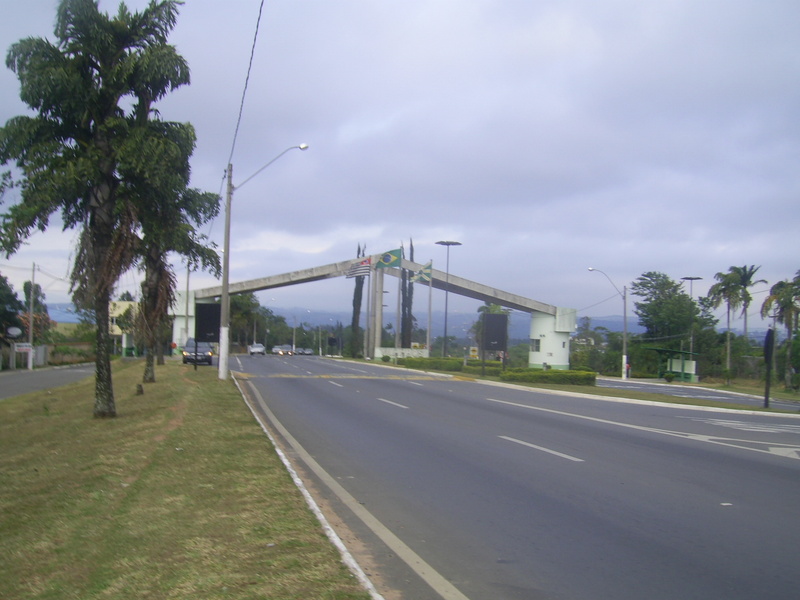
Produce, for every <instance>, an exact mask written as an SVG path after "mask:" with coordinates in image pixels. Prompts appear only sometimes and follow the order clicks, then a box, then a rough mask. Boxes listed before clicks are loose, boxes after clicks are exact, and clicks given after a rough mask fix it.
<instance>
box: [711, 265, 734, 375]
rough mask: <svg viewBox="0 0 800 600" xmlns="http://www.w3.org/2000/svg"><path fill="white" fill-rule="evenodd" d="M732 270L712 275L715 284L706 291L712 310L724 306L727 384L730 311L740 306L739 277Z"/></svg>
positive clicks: (729, 348)
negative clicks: (712, 306) (715, 281)
mask: <svg viewBox="0 0 800 600" xmlns="http://www.w3.org/2000/svg"><path fill="white" fill-rule="evenodd" d="M733 270H734V267H731V268H730V269H729V271H728V272H727V273H722V272H720V273H717V274H716V275H714V279H716V280H717V283H715V284H714V285H712V286H711V288H710V289H709V290H708V296H709V298H711V301H712V303H713V305H714V308H719V306H720V304H722V303H723V302H725V306H726V317H727V329H728V331H727V336H726V338H725V371H726V373H727V374H726V376H725V378H726V379H727V382H728V383H730V379H731V311H733V310H736V309H737V308H739V307H740V306H741V304H742V286H741V284H740V283H739V277H737V276H736V274H735V273H734V271H733Z"/></svg>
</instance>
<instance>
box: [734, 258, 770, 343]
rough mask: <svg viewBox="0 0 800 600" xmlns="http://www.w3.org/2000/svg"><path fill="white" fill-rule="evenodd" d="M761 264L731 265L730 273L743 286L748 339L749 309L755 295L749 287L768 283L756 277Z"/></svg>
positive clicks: (743, 314)
mask: <svg viewBox="0 0 800 600" xmlns="http://www.w3.org/2000/svg"><path fill="white" fill-rule="evenodd" d="M760 268H761V266H758V267H757V266H755V265H750V266H749V267H748V266H747V265H744V266H743V267H731V268H730V274H731V275H732V276H733V277H735V278H736V279H737V282H738V284H739V286H740V288H741V290H740V292H741V295H742V316H743V317H744V338H745V339H748V337H747V311H748V309H749V308H750V303H751V302H752V301H753V297H752V296H751V295H750V292H748V291H747V289H748V288H751V287H753V286H754V285H758V284H759V283H767V280H766V279H758V280H757V279H755V275H756V271H758V270H759V269H760Z"/></svg>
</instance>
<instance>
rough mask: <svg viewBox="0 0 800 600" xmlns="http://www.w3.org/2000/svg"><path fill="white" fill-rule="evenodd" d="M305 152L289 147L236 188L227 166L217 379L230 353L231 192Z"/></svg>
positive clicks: (224, 374)
mask: <svg viewBox="0 0 800 600" xmlns="http://www.w3.org/2000/svg"><path fill="white" fill-rule="evenodd" d="M295 148H297V149H298V150H305V149H307V148H308V144H300V145H298V146H289V147H288V148H286V150H284V151H283V152H281V153H280V154H278V156H276V157H275V158H273V159H272V160H271V161H269V162H268V163H267V164H265V165H264V166H263V167H261V168H260V169H259V170H258V171H256V172H255V173H253V174H252V175H250V177H248V178H247V179H245V180H244V181H243V182H242V183H240V184H239V185H238V186H234V185H233V165H232V164H228V173H227V178H228V186H227V192H226V194H225V241H224V243H223V248H222V252H223V256H222V298H221V301H220V304H221V306H220V320H219V378H220V379H227V378H228V355H229V353H230V321H231V298H230V292H229V290H228V278H229V270H230V254H231V253H230V249H231V202H232V200H233V192H234V191H236V190H238V189H239V188H240V187H242V186H243V185H244V184H245V183H247V182H248V181H250V180H251V179H252V178H253V177H255V176H256V175H258V174H259V173H261V171H263V170H264V169H266V168H267V167H268V166H270V165H271V164H272V163H274V162H275V161H276V160H278V159H279V158H280V157H281V156H283V155H284V154H286V153H287V152H289V150H294V149H295Z"/></svg>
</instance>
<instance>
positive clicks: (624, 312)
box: [589, 267, 628, 379]
mask: <svg viewBox="0 0 800 600" xmlns="http://www.w3.org/2000/svg"><path fill="white" fill-rule="evenodd" d="M589 270H590V271H597V272H598V273H602V274H603V275H605V276H606V279H608V281H609V283H610V284H611V285H613V286H614V289H615V290H617V293H618V294H619V295H620V296H622V379H627V378H628V286H625V285H623V286H622V291H621V292H620V291H619V288H618V287H617V284H615V283H614V282H613V281H612V280H611V277H609V276H608V274H607V273H606V272H605V271H601V270H600V269H595V268H594V267H589Z"/></svg>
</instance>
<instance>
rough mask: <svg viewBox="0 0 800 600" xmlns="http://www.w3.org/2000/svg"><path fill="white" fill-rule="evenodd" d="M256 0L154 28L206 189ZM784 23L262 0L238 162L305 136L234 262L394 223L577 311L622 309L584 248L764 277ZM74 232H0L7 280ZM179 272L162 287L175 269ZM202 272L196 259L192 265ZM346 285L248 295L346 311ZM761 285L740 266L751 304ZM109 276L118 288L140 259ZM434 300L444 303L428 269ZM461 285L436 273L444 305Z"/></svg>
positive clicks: (788, 43)
mask: <svg viewBox="0 0 800 600" xmlns="http://www.w3.org/2000/svg"><path fill="white" fill-rule="evenodd" d="M260 3H261V1H260V0H230V1H228V2H219V1H218V0H187V1H186V3H185V4H184V5H183V6H182V7H181V10H180V16H179V19H178V24H177V27H176V29H175V30H174V32H173V34H172V36H171V42H172V43H173V44H174V45H175V46H177V48H178V51H179V52H180V53H181V54H182V55H183V56H184V57H185V58H186V60H187V61H188V62H189V65H190V67H191V70H192V84H191V85H190V86H186V87H184V88H181V89H180V90H178V91H176V92H174V93H173V94H172V95H171V96H170V97H169V98H168V99H166V100H164V101H162V102H161V104H160V105H159V108H160V110H161V115H162V117H163V118H164V119H168V120H175V121H188V122H190V123H191V124H192V125H194V127H195V129H196V132H197V138H198V141H197V149H196V151H195V154H194V157H193V160H192V165H193V167H192V169H193V170H192V186H193V187H198V188H201V189H203V190H206V191H212V192H222V193H223V194H224V187H223V176H224V171H225V167H226V164H227V163H228V158H229V156H230V154H231V148H232V144H233V138H234V129H235V126H236V121H237V115H238V112H239V105H240V101H241V98H242V91H243V88H244V84H245V77H246V74H247V67H248V61H249V58H250V50H251V47H252V44H253V38H254V33H255V26H256V20H257V17H258V12H259V6H260ZM56 4H57V3H56V1H55V0H26V1H25V2H19V1H17V0H0V7H2V14H3V19H2V22H0V47H2V49H3V51H4V52H5V51H7V49H8V47H9V46H10V45H11V44H12V43H13V42H15V41H17V40H19V39H21V38H24V37H28V36H36V37H48V38H50V39H51V40H52V39H53V24H54V20H55V8H56ZM127 4H128V6H129V7H130V8H132V9H135V10H139V9H142V8H143V7H144V6H145V5H146V2H144V0H130V1H129V2H128V3H127ZM117 6H118V2H116V1H109V0H102V1H101V2H100V7H101V9H102V10H104V11H106V12H112V13H115V12H116V10H117ZM798 24H800V3H799V2H797V0H662V1H658V2H655V1H652V2H651V1H648V0H603V1H602V2H597V1H596V0H584V1H581V0H540V1H535V0H420V1H417V0H403V1H399V0H398V1H389V0H384V1H377V0H336V1H330V0H292V1H290V0H266V2H265V3H264V8H263V15H262V19H261V26H260V31H259V35H258V39H257V43H256V47H255V55H254V60H253V69H252V73H251V75H250V80H249V87H248V90H247V95H246V98H245V102H244V110H243V115H242V121H241V128H240V130H239V135H238V138H237V141H236V145H235V148H234V152H233V160H232V163H233V173H234V174H233V181H234V185H236V184H238V182H243V181H244V180H245V179H246V178H247V177H249V176H250V175H252V174H253V173H254V172H256V171H257V170H258V169H259V168H260V167H261V166H263V165H264V164H265V163H267V162H269V161H270V160H271V159H272V158H273V157H275V156H276V155H278V154H279V153H280V152H282V151H283V150H284V149H285V148H288V147H290V146H293V145H296V144H300V143H308V144H309V146H310V148H309V149H308V150H307V151H305V152H300V151H299V150H293V151H291V152H288V153H287V154H286V155H284V156H283V157H282V158H281V159H280V160H278V161H276V162H275V163H274V164H272V165H271V166H270V167H269V168H268V169H267V170H265V171H263V172H262V173H260V174H259V175H258V176H257V177H255V178H254V179H252V180H251V181H249V182H247V183H246V185H243V186H242V187H241V188H240V189H238V190H237V191H236V193H235V195H234V202H233V211H232V228H231V231H232V233H231V236H232V237H231V239H232V249H231V281H239V280H244V279H252V278H256V277H262V276H267V275H274V274H280V273H285V272H289V271H293V270H297V269H305V268H310V267H314V266H319V265H325V264H329V263H333V262H339V261H343V260H347V259H349V258H354V257H355V254H356V247H357V245H358V244H361V245H364V244H366V247H367V252H368V253H370V254H372V253H381V252H384V251H387V250H391V249H394V248H397V247H399V246H400V244H401V242H403V243H404V244H405V246H406V249H408V243H409V240H410V239H413V242H414V250H415V260H416V262H421V263H424V262H427V261H428V260H430V259H432V260H433V262H434V267H435V268H437V269H441V270H444V269H445V258H446V251H445V248H444V247H442V246H437V245H435V242H436V241H438V240H456V241H459V242H461V243H462V244H463V245H462V246H460V247H455V248H453V249H452V250H451V253H450V272H451V273H454V274H456V275H459V276H461V277H465V278H468V279H472V280H475V281H478V282H481V283H484V284H487V285H490V286H493V287H495V288H498V289H501V290H505V291H508V292H512V293H515V294H519V295H522V296H525V297H528V298H533V299H535V300H538V301H541V302H546V303H548V304H554V305H557V306H563V307H570V308H576V309H578V310H579V316H601V315H609V314H621V312H622V302H621V300H620V297H619V296H618V295H617V294H616V291H615V289H614V287H613V286H612V285H611V283H609V281H608V279H606V278H605V277H603V275H602V274H601V273H591V272H589V271H588V270H587V268H588V267H595V268H596V269H601V270H602V271H604V272H605V273H606V274H607V275H608V277H609V278H610V279H611V280H612V281H613V282H614V284H615V285H616V286H617V287H618V288H619V289H621V288H622V286H624V285H630V283H631V282H632V281H633V280H635V279H636V278H637V277H638V276H639V275H641V274H642V273H644V272H646V271H660V272H663V273H666V274H667V275H669V276H670V277H672V278H674V279H676V280H678V279H680V278H681V277H684V276H696V277H702V278H703V279H702V280H700V281H696V282H695V283H694V290H693V291H694V295H695V296H698V295H704V294H705V293H706V292H707V290H708V287H709V286H710V285H711V284H712V283H713V282H714V280H713V277H714V274H715V273H717V272H718V271H727V269H728V268H729V267H730V266H731V265H737V266H741V265H760V266H761V269H760V271H759V272H758V276H759V277H760V278H763V279H766V280H767V281H768V282H769V285H771V284H773V283H775V282H776V281H779V280H781V279H786V278H791V277H792V276H793V275H794V274H795V272H796V271H797V270H798V269H800V236H799V235H798V233H799V232H800V202H798V199H799V198H800V161H799V160H798V159H800V30H799V29H798ZM18 92H19V85H18V81H17V79H16V77H15V75H14V74H13V73H12V72H11V71H9V70H8V69H6V68H5V67H3V68H2V69H0V124H2V123H5V121H6V120H7V119H9V118H10V117H12V116H15V115H18V114H22V113H24V112H25V110H26V109H25V107H24V105H23V104H22V103H21V102H20V100H19V98H18ZM5 201H6V202H14V201H15V198H14V197H13V195H12V196H11V197H9V196H7V197H6V198H5ZM2 209H3V208H2V207H0V211H2ZM223 231H224V218H223V216H222V215H221V216H220V217H219V218H218V219H217V221H216V222H215V223H214V224H213V225H212V226H210V227H208V228H206V231H205V232H206V233H208V234H209V236H210V237H211V238H212V239H213V240H215V241H216V242H217V243H218V244H219V246H220V247H222V239H223ZM76 237H77V236H76V233H75V232H69V231H68V232H66V233H62V232H61V231H60V228H59V227H57V226H56V227H53V228H52V230H50V231H48V232H47V233H46V234H37V235H35V236H33V237H32V238H31V240H30V244H29V245H28V246H27V247H25V248H23V249H22V250H20V251H19V252H18V253H17V254H16V255H14V256H13V257H11V259H6V258H5V257H0V272H2V273H3V274H4V275H6V276H7V277H8V278H9V279H10V280H11V282H12V283H13V284H14V287H15V289H16V290H17V291H18V293H19V294H20V296H21V293H22V282H23V281H25V280H29V279H30V270H31V265H32V263H33V262H35V263H36V264H37V265H40V267H41V269H42V272H41V273H39V272H37V274H36V281H37V283H42V285H43V286H44V288H45V293H46V294H47V300H48V302H60V301H66V300H67V299H68V294H67V285H66V283H65V282H63V281H62V280H59V279H56V278H55V277H54V276H58V277H65V276H66V275H67V273H68V271H69V258H70V255H71V254H72V249H73V247H74V244H75V240H76ZM176 272H177V275H178V280H179V288H181V289H182V288H183V287H184V286H185V283H186V271H185V268H182V267H181V266H180V263H177V264H176ZM215 284H217V282H216V281H215V280H214V279H213V278H212V277H210V276H209V275H206V274H192V277H191V287H193V288H194V287H206V286H210V285H215ZM352 285H353V282H352V280H345V279H344V278H341V279H336V280H330V281H326V282H319V283H314V284H308V285H304V286H296V287H291V288H282V289H279V290H272V291H269V292H263V293H261V294H259V298H260V299H261V302H262V304H264V305H267V306H271V307H280V306H287V307H302V308H305V309H308V310H310V311H314V310H320V309H331V310H348V308H349V307H350V303H351V300H352ZM769 285H759V286H757V287H756V288H754V290H753V292H754V298H755V300H754V303H753V308H752V312H753V313H757V312H758V309H759V308H760V305H761V302H762V301H763V299H764V297H765V292H766V290H768V287H769ZM390 287H391V286H390ZM126 289H127V290H129V291H131V292H132V293H134V294H135V293H137V292H138V276H137V275H136V274H135V273H133V274H129V275H127V276H125V277H124V278H123V281H121V283H120V290H126ZM633 300H635V298H631V301H633ZM434 303H435V307H436V308H438V309H442V308H443V304H444V296H443V294H442V293H440V292H437V293H436V294H435V295H434ZM477 305H478V304H477V303H476V302H475V301H472V300H459V299H458V298H456V297H453V296H452V295H451V297H450V307H451V309H452V310H465V311H473V310H475V309H476V308H477ZM424 310H425V308H419V309H418V310H417V311H415V312H420V313H421V312H424ZM629 310H631V311H632V305H631V307H630V308H629ZM719 314H720V315H722V314H723V312H722V311H720V312H719ZM755 321H756V320H755V319H754V320H753V321H751V323H754V322H755ZM723 324H724V323H723Z"/></svg>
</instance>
